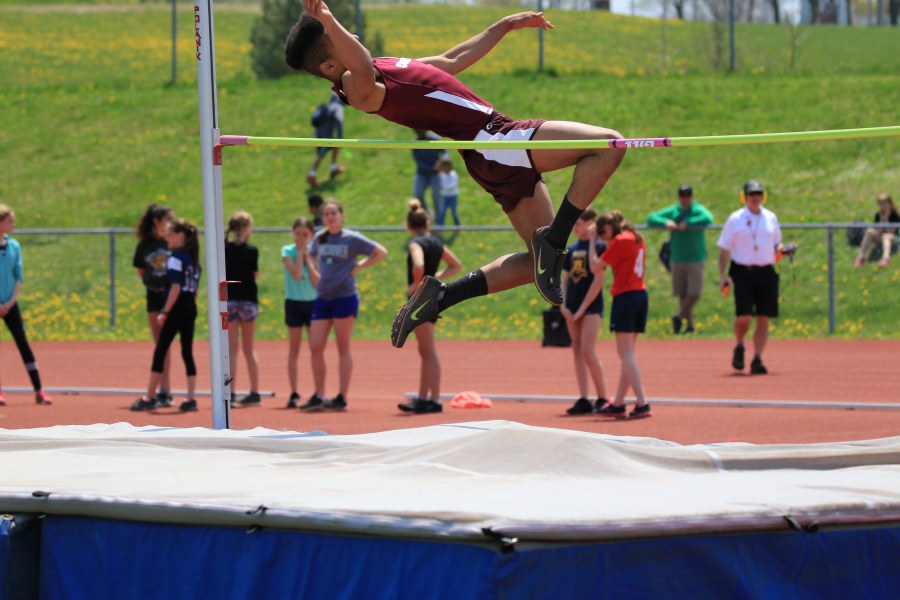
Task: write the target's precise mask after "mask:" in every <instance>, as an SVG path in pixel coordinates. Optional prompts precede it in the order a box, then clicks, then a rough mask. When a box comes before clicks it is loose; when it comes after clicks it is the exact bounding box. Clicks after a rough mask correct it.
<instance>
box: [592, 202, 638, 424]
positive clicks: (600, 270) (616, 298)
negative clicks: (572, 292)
mask: <svg viewBox="0 0 900 600" xmlns="http://www.w3.org/2000/svg"><path fill="white" fill-rule="evenodd" d="M590 235H591V240H590V244H589V245H588V252H589V257H590V258H589V260H590V262H591V264H594V265H595V267H594V273H595V274H596V276H597V278H598V279H600V285H601V287H602V285H603V277H604V273H605V271H606V267H612V270H613V284H612V288H611V289H610V294H611V295H612V298H613V301H612V310H611V311H610V316H609V330H610V331H612V332H613V333H614V334H615V336H616V352H617V353H618V354H619V359H620V360H621V362H622V366H621V369H620V371H619V385H618V387H617V388H616V397H615V399H614V400H613V401H612V403H608V404H606V405H605V406H600V407H599V408H597V410H596V411H595V412H597V413H598V414H601V415H606V416H611V417H616V418H622V417H625V393H626V392H627V391H628V388H629V387H631V389H632V390H633V391H634V395H635V405H634V408H633V409H632V410H631V413H630V414H629V415H628V418H630V419H641V418H644V417H649V416H651V413H650V404H649V403H648V402H647V399H646V398H645V397H644V382H643V379H642V378H641V371H640V369H639V368H638V364H637V358H636V357H635V346H636V345H637V337H638V334H639V333H644V330H645V329H646V326H647V314H648V312H649V308H650V302H649V297H648V295H647V286H646V285H645V284H644V272H645V269H646V266H647V246H646V245H645V244H644V239H643V238H642V237H641V234H639V233H638V232H637V230H636V229H635V228H634V225H632V224H631V223H629V222H628V221H626V220H625V217H624V216H623V215H622V213H621V212H619V211H617V210H611V211H608V212H605V213H603V214H602V215H600V216H599V217H597V225H596V228H595V229H593V230H591V234H590ZM594 235H596V236H599V237H600V239H602V240H603V241H604V242H606V251H605V252H604V253H603V254H601V255H600V258H599V260H598V259H597V255H596V252H597V250H596V247H597V246H596V243H595V242H594V238H593V236H594Z"/></svg>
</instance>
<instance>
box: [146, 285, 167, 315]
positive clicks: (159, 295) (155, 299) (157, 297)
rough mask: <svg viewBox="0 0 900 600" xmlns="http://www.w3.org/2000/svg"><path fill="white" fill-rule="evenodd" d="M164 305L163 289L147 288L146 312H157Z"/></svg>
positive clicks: (164, 292)
mask: <svg viewBox="0 0 900 600" xmlns="http://www.w3.org/2000/svg"><path fill="white" fill-rule="evenodd" d="M165 305H166V291H165V290H151V289H149V288H148V289H147V312H148V313H157V312H159V311H161V310H162V309H163V307H164V306H165Z"/></svg>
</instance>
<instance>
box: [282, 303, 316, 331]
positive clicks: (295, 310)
mask: <svg viewBox="0 0 900 600" xmlns="http://www.w3.org/2000/svg"><path fill="white" fill-rule="evenodd" d="M312 309H313V301H312V300H309V301H304V300H287V299H285V301H284V324H285V325H287V326H288V327H309V324H310V323H312Z"/></svg>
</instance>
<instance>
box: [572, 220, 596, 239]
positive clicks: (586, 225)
mask: <svg viewBox="0 0 900 600" xmlns="http://www.w3.org/2000/svg"><path fill="white" fill-rule="evenodd" d="M591 225H593V223H592V222H591V221H590V220H588V221H585V220H584V219H578V220H577V221H575V227H573V228H572V233H574V234H575V236H576V237H577V238H578V239H579V240H586V239H588V236H589V235H590V226H591Z"/></svg>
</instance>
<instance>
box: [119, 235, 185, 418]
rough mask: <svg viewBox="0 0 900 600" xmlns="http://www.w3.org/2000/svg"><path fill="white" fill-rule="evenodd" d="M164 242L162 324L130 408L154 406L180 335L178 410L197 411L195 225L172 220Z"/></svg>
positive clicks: (148, 408) (159, 319) (138, 408)
mask: <svg viewBox="0 0 900 600" xmlns="http://www.w3.org/2000/svg"><path fill="white" fill-rule="evenodd" d="M166 243H167V244H168V245H169V250H170V251H171V255H170V256H169V259H168V261H167V262H166V268H167V273H166V277H167V285H166V302H165V304H164V305H163V307H162V309H161V310H160V311H159V314H158V315H157V317H156V318H157V320H158V321H159V322H160V324H161V325H162V328H161V330H160V332H159V339H158V340H157V342H156V348H155V349H154V350H153V364H152V366H151V367H150V381H149V383H148V384H147V392H146V393H145V394H144V395H143V396H141V397H140V398H138V399H137V400H135V401H134V403H133V404H132V405H131V410H133V411H147V410H154V409H155V408H157V403H156V397H155V396H154V394H155V392H156V389H157V387H158V386H159V382H160V380H161V379H162V371H163V363H164V362H165V358H166V354H167V353H168V352H169V346H171V345H172V342H173V341H174V340H175V336H176V335H178V336H179V337H180V338H181V358H182V360H184V367H185V371H186V372H187V399H186V400H185V401H184V402H182V403H181V405H180V406H179V407H178V408H179V410H180V411H181V412H193V411H196V410H197V401H196V400H195V399H194V391H195V390H196V387H197V366H196V364H195V363H194V349H193V346H194V323H195V321H196V320H197V288H198V287H199V285H200V244H199V242H198V240H197V228H196V227H195V226H194V225H192V224H191V223H188V222H187V221H185V220H184V219H177V218H176V219H172V220H171V221H170V222H169V225H168V226H167V227H166Z"/></svg>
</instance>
